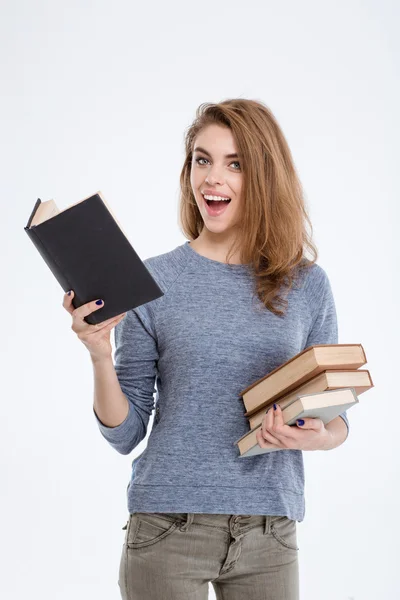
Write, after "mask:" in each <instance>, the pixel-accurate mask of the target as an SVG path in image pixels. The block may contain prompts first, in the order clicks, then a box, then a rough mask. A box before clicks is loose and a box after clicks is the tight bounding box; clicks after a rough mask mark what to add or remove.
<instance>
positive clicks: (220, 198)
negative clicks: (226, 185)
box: [204, 195, 230, 202]
mask: <svg viewBox="0 0 400 600" xmlns="http://www.w3.org/2000/svg"><path fill="white" fill-rule="evenodd" d="M204 198H205V199H206V200H217V201H221V200H224V201H225V202H227V201H228V200H230V198H222V197H221V196H206V195H204Z"/></svg>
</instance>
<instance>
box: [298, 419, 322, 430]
mask: <svg viewBox="0 0 400 600" xmlns="http://www.w3.org/2000/svg"><path fill="white" fill-rule="evenodd" d="M296 425H297V426H298V427H299V428H300V429H315V431H319V430H320V429H323V427H324V423H323V421H322V420H321V419H318V418H317V417H315V418H312V417H304V419H297V421H296Z"/></svg>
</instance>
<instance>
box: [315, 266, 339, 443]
mask: <svg viewBox="0 0 400 600" xmlns="http://www.w3.org/2000/svg"><path fill="white" fill-rule="evenodd" d="M316 270H317V273H316V275H317V276H316V277H315V278H314V279H313V281H312V283H311V284H310V285H309V287H308V290H307V292H308V306H309V309H310V313H311V327H310V331H309V333H308V337H307V342H306V345H305V348H308V347H309V346H314V345H316V344H338V343H339V342H338V323H337V313H336V306H335V300H334V297H333V293H332V288H331V284H330V281H329V278H328V276H327V274H326V272H325V271H324V269H322V267H320V266H319V265H317V269H316ZM339 416H340V417H342V419H343V421H344V422H345V424H346V427H347V436H348V435H349V420H348V417H347V411H344V412H343V413H341V414H340V415H339ZM346 439H347V437H346Z"/></svg>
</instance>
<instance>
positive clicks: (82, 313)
mask: <svg viewBox="0 0 400 600" xmlns="http://www.w3.org/2000/svg"><path fill="white" fill-rule="evenodd" d="M73 297H74V292H73V291H71V295H70V296H68V293H65V294H64V299H63V303H62V305H63V307H64V308H65V310H67V311H68V312H69V313H70V315H71V316H72V325H71V329H72V331H74V332H75V333H76V335H77V336H78V338H79V339H80V340H81V342H83V344H85V346H86V348H87V349H88V350H89V353H90V356H91V358H92V360H96V361H97V360H101V359H104V358H109V357H111V355H112V347H111V341H110V332H111V329H112V328H113V327H115V325H117V324H118V323H119V322H120V321H122V319H123V318H124V317H125V315H126V313H122V314H120V315H117V316H116V317H112V318H111V319H107V320H106V321H103V322H102V323H99V324H96V325H90V324H89V323H86V321H84V320H83V318H84V317H86V316H87V315H90V313H92V312H93V311H95V310H98V309H99V308H102V307H103V306H104V303H103V304H101V305H100V306H99V305H97V304H96V300H93V301H92V302H88V303H87V304H82V306H80V307H79V308H74V306H73V304H72V298H73Z"/></svg>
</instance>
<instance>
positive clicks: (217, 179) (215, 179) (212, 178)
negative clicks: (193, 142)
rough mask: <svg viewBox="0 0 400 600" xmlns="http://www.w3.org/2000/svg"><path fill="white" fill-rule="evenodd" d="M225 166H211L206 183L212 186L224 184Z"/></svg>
mask: <svg viewBox="0 0 400 600" xmlns="http://www.w3.org/2000/svg"><path fill="white" fill-rule="evenodd" d="M222 172H223V167H218V166H217V165H212V166H210V168H209V170H208V174H207V178H206V183H208V184H209V185H211V186H214V185H215V184H216V183H219V184H221V185H223V183H224V177H223V173H222Z"/></svg>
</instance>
